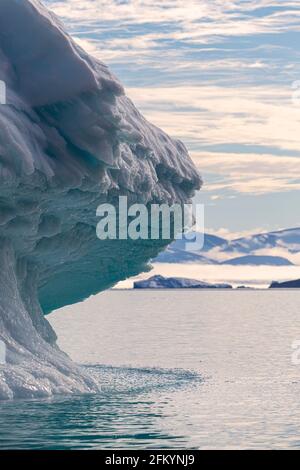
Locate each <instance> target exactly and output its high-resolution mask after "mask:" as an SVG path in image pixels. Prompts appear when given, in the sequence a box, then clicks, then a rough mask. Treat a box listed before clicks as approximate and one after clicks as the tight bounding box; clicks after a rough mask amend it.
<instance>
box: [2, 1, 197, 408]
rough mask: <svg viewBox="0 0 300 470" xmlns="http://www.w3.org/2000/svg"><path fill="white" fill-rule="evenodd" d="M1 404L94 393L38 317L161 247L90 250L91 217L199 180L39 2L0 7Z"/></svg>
mask: <svg viewBox="0 0 300 470" xmlns="http://www.w3.org/2000/svg"><path fill="white" fill-rule="evenodd" d="M0 80H1V81H2V82H5V84H6V88H7V104H6V105H0V184H1V186H0V239H1V242H0V243H1V246H0V261H1V272H0V340H1V344H3V343H4V344H5V345H6V364H5V365H3V366H0V398H2V399H5V398H13V397H24V396H25V397H32V396H48V395H51V394H59V393H70V392H93V391H97V390H98V389H99V386H98V383H97V382H96V381H95V380H94V379H92V378H91V377H90V376H89V375H88V374H87V373H85V372H84V370H82V369H81V368H79V367H78V366H76V365H75V364H73V363H72V361H71V360H70V359H69V358H68V357H67V356H66V355H65V354H64V353H63V352H61V351H60V350H59V349H58V347H57V346H56V336H55V333H54V331H53V330H52V328H51V327H50V324H49V323H48V321H47V320H46V318H45V316H44V315H45V313H49V312H50V311H52V310H53V309H56V308H59V307H62V306H64V305H68V304H72V303H75V302H78V301H81V300H83V299H85V298H87V297H88V296H90V295H92V294H95V293H98V292H100V291H101V290H103V289H107V288H109V287H111V286H112V285H113V284H115V283H116V282H118V281H119V280H122V279H124V278H126V277H128V276H132V275H135V274H137V273H139V272H141V271H143V270H145V269H147V262H148V260H149V259H150V258H154V257H155V256H156V255H157V254H158V252H159V251H160V250H161V249H162V247H163V245H164V243H166V242H163V241H159V240H158V241H156V242H154V241H146V240H141V241H135V242H133V241H130V240H128V241H126V240H110V241H100V240H99V239H98V238H97V237H96V230H95V226H96V224H97V219H96V208H97V206H98V205H99V204H100V203H102V202H107V201H109V202H111V203H113V204H114V203H115V202H116V201H117V199H118V197H119V196H120V195H126V196H128V198H129V201H130V202H143V203H146V204H147V203H151V202H156V203H161V202H168V203H174V202H177V203H181V204H182V203H184V202H187V201H188V200H189V198H190V197H191V196H193V193H194V191H195V190H197V189H198V188H200V186H201V179H200V177H199V175H198V173H197V171H196V169H195V167H194V165H193V163H192V161H191V160H190V158H189V156H188V154H187V151H186V148H185V147H184V145H183V144H182V143H181V142H180V141H178V140H174V139H171V138H170V137H168V136H167V135H166V134H165V133H164V132H163V131H161V130H160V129H158V128H157V127H155V126H153V125H152V124H150V123H149V122H147V121H146V119H144V118H143V116H142V115H141V114H140V113H139V112H138V111H137V109H136V108H135V107H134V105H133V103H132V102H131V101H130V99H128V98H127V97H126V95H125V94H124V90H123V87H122V85H121V84H120V83H119V81H118V80H117V79H116V78H115V77H114V76H113V75H112V74H111V72H110V71H109V69H108V68H107V66H105V65H104V64H103V63H102V62H100V61H99V60H96V59H94V58H92V57H90V56H89V55H88V54H86V53H85V52H84V51H83V50H82V49H81V48H80V47H79V46H78V45H77V44H75V43H74V42H73V41H72V39H71V38H70V37H69V36H68V35H67V34H66V33H65V32H64V30H63V27H62V25H61V23H60V22H59V20H58V19H57V18H56V17H55V15H54V14H52V13H51V12H50V11H48V10H47V9H46V8H45V7H44V6H43V5H42V3H41V2H40V1H38V0H1V2H0Z"/></svg>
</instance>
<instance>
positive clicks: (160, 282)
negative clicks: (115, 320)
mask: <svg viewBox="0 0 300 470" xmlns="http://www.w3.org/2000/svg"><path fill="white" fill-rule="evenodd" d="M133 286H134V289H232V286H231V285H230V284H211V283H208V282H203V281H198V280H196V279H187V278H184V277H164V276H160V275H155V276H152V277H150V278H149V279H146V280H144V281H136V282H134V284H133Z"/></svg>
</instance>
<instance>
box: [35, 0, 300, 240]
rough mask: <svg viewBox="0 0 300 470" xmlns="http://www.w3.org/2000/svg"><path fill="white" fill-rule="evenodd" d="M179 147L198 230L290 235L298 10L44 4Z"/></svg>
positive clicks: (297, 127) (233, 4)
mask: <svg viewBox="0 0 300 470" xmlns="http://www.w3.org/2000/svg"><path fill="white" fill-rule="evenodd" d="M44 3H46V4H47V5H48V6H49V7H51V8H52V9H53V10H54V11H55V12H56V13H57V14H58V15H59V16H60V18H61V19H62V20H63V21H64V23H65V24H66V26H67V29H68V30H69V32H70V33H71V34H72V36H73V37H74V38H76V40H77V41H78V42H79V43H80V44H81V45H82V46H83V47H84V48H85V49H87V50H88V51H90V52H91V53H93V54H94V55H96V56H97V57H98V58H99V59H101V60H102V61H104V62H106V63H107V64H108V65H109V66H110V68H111V69H112V70H113V71H114V72H115V74H116V75H117V76H118V77H119V79H120V80H121V81H122V82H123V84H124V86H125V88H126V91H127V94H128V95H129V96H130V97H131V98H132V99H133V100H134V102H135V103H136V104H137V106H138V107H139V108H140V110H141V111H142V112H143V113H144V114H145V115H146V116H147V117H148V118H149V119H150V120H151V121H152V122H154V123H155V124H157V125H158V126H160V127H163V128H164V129H165V130H166V131H167V132H168V133H169V134H171V135H173V136H176V137H179V138H181V139H182V140H183V141H184V142H185V144H186V145H187V147H188V148H189V150H190V153H191V156H192V158H193V159H194V161H195V163H196V165H197V166H198V167H199V169H200V171H201V173H202V175H203V178H204V181H205V186H204V188H203V190H202V191H201V192H200V193H199V195H198V196H197V198H198V200H199V201H202V202H204V203H205V204H206V227H207V229H210V230H212V231H214V232H215V233H216V232H218V233H220V234H223V235H224V234H226V233H227V232H228V234H229V235H228V236H235V235H237V234H240V233H248V232H256V231H261V230H273V229H277V228H288V227H295V226H300V210H299V189H300V49H299V44H300V0H297V1H288V0H285V1H282V0H196V1H194V0H44Z"/></svg>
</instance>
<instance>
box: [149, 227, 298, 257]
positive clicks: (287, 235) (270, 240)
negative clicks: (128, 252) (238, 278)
mask: <svg viewBox="0 0 300 470" xmlns="http://www.w3.org/2000/svg"><path fill="white" fill-rule="evenodd" d="M186 241H190V240H186V239H185V238H183V239H181V240H176V241H175V242H173V243H172V244H171V245H169V247H168V248H167V249H166V250H165V251H164V252H163V253H161V254H160V255H159V256H158V257H157V258H156V259H155V260H154V261H155V262H156V263H197V264H227V265H253V266H262V265H264V266H291V265H293V264H298V263H297V262H295V259H294V258H295V255H297V254H298V253H299V254H300V228H292V229H286V230H279V231H274V232H269V233H261V234H255V235H251V236H249V237H244V238H238V239H235V240H226V239H225V238H221V237H217V236H215V235H213V234H208V233H207V234H205V236H204V246H203V248H202V249H201V250H198V251H187V250H186ZM299 262H300V257H299Z"/></svg>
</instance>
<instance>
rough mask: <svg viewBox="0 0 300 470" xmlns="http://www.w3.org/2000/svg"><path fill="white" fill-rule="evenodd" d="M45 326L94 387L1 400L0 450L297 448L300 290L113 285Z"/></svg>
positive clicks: (299, 432)
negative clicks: (89, 392)
mask: <svg viewBox="0 0 300 470" xmlns="http://www.w3.org/2000/svg"><path fill="white" fill-rule="evenodd" d="M49 319H50V321H51V323H52V325H53V326H54V328H55V330H56V332H57V334H58V337H59V344H60V346H61V347H62V348H63V349H64V350H65V351H66V352H68V354H69V355H70V356H71V357H72V358H73V359H74V360H75V361H77V362H81V363H83V364H88V367H89V368H90V371H91V373H92V374H93V375H94V376H95V377H97V379H98V380H99V381H101V383H102V384H103V385H102V389H103V391H102V393H101V394H99V395H95V396H76V397H61V398H55V399H52V400H50V399H48V400H43V401H41V400H27V401H15V402H7V403H0V448H6V449H7V448H25V449H80V448H82V449H98V448H107V449H111V448H148V449H150V448H200V449H204V448H205V449H213V448H256V449H257V448H274V449H277V448H300V406H299V402H300V364H299V365H297V364H296V363H295V362H297V361H295V360H294V361H293V360H292V357H293V356H292V354H293V352H295V351H294V350H293V349H292V344H293V343H294V342H295V341H297V340H300V291H221V290H220V291H201V290H198V291H196V290H189V291H187V290H180V291H175V290H170V291H118V290H115V291H110V292H105V293H103V294H101V295H99V296H96V297H93V298H91V299H89V300H88V301H86V302H85V303H83V304H80V305H76V306H73V307H68V308H65V309H63V310H60V311H57V312H55V313H53V314H51V315H50V317H49ZM299 345H300V343H299ZM299 357H300V355H299ZM294 359H297V355H296V354H294Z"/></svg>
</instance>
